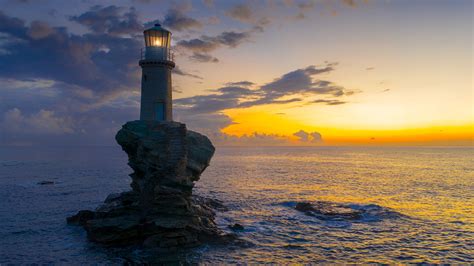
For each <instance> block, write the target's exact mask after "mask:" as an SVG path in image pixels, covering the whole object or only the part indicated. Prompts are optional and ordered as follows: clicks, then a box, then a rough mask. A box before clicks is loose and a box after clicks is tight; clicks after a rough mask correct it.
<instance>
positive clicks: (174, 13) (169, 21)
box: [163, 8, 202, 31]
mask: <svg viewBox="0 0 474 266" xmlns="http://www.w3.org/2000/svg"><path fill="white" fill-rule="evenodd" d="M163 25H164V26H166V27H168V28H170V29H171V30H175V31H183V30H189V29H193V28H201V27H202V23H201V22H199V21H197V20H196V19H194V18H191V17H189V16H186V15H185V14H184V12H183V11H182V10H179V9H177V8H171V9H169V10H168V12H167V13H166V15H165V18H164V20H163Z"/></svg>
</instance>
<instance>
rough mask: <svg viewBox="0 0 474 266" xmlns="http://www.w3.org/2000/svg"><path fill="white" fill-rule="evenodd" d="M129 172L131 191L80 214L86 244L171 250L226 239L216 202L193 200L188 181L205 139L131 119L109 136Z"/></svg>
mask: <svg viewBox="0 0 474 266" xmlns="http://www.w3.org/2000/svg"><path fill="white" fill-rule="evenodd" d="M115 139H116V140H117V142H118V143H119V144H120V145H121V146H122V149H123V150H124V151H125V152H126V153H127V155H128V159H129V160H128V164H129V166H130V167H131V168H132V169H133V171H134V172H133V173H132V174H130V177H131V178H132V183H131V187H132V190H131V191H129V192H124V193H120V194H111V195H109V196H108V197H107V199H106V200H105V202H104V203H103V204H102V205H101V206H100V207H98V208H97V209H96V211H94V212H92V211H80V212H79V213H78V214H76V215H74V216H72V217H70V218H68V222H69V223H76V224H80V225H83V226H84V228H85V229H86V231H87V234H88V237H89V239H90V240H92V241H95V242H99V243H104V244H132V243H138V244H143V245H144V246H145V247H151V248H158V249H163V250H173V249H176V248H180V247H190V246H195V245H198V244H199V243H201V242H204V241H209V240H218V239H219V238H223V239H224V238H228V236H224V234H223V232H222V231H220V230H219V229H218V228H217V226H216V224H215V222H214V217H215V213H214V211H213V208H215V207H216V206H218V207H220V204H219V203H218V202H217V201H213V200H209V199H204V198H201V197H196V196H195V197H193V196H192V189H193V186H194V182H195V181H197V180H199V177H200V175H201V173H202V172H203V171H204V170H205V169H206V167H207V166H208V165H209V162H210V160H211V158H212V156H213V154H214V151H215V148H214V146H213V145H212V143H211V142H210V141H209V139H208V138H207V137H206V136H203V135H201V134H199V133H196V132H193V131H190V130H187V129H186V126H185V125H184V124H181V123H177V122H156V121H132V122H128V123H126V124H125V125H123V126H122V129H120V131H119V132H118V133H117V135H116V136H115Z"/></svg>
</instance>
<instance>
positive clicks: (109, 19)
mask: <svg viewBox="0 0 474 266" xmlns="http://www.w3.org/2000/svg"><path fill="white" fill-rule="evenodd" d="M126 10H127V9H125V8H123V7H117V6H113V5H112V6H107V7H103V6H100V5H96V6H93V7H91V8H90V10H89V11H87V12H85V13H83V14H81V15H79V16H72V17H70V20H71V21H75V22H77V23H79V24H81V25H83V26H86V27H87V28H88V29H89V30H91V31H92V32H93V33H98V34H104V33H107V34H111V35H119V34H135V33H137V32H140V31H141V30H143V24H142V23H141V22H140V21H139V20H138V15H137V12H136V10H135V8H133V7H131V8H129V9H128V11H126Z"/></svg>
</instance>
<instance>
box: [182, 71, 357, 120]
mask: <svg viewBox="0 0 474 266" xmlns="http://www.w3.org/2000/svg"><path fill="white" fill-rule="evenodd" d="M335 65H336V64H334V63H327V64H326V65H325V66H323V67H320V68H318V67H316V66H309V67H307V68H303V69H297V70H295V71H292V72H289V73H287V74H285V75H283V76H281V77H279V78H277V79H275V80H274V81H272V82H270V83H267V84H265V85H263V86H260V87H258V88H257V89H249V88H248V87H249V85H253V83H252V82H250V81H242V82H230V83H227V84H226V85H229V86H226V87H222V88H219V89H216V90H213V92H216V93H213V94H208V95H197V96H193V97H188V98H181V99H177V100H175V104H176V106H177V108H179V109H181V110H182V111H186V112H189V113H212V112H220V111H223V110H226V109H232V108H248V107H252V106H257V105H264V104H288V103H293V102H302V101H303V99H302V98H301V97H297V96H298V95H306V96H315V95H332V96H333V97H341V96H344V95H346V96H347V95H350V94H352V91H348V90H346V89H345V88H344V87H342V86H338V85H335V84H334V83H332V82H330V81H325V80H313V76H315V75H320V74H323V73H327V72H330V71H333V70H334V66H335ZM295 96H296V97H295ZM323 101H324V103H326V104H329V105H337V104H342V103H345V102H343V101H339V100H321V101H317V102H314V103H322V102H323ZM310 103H311V102H310Z"/></svg>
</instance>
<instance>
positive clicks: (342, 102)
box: [310, 99, 347, 105]
mask: <svg viewBox="0 0 474 266" xmlns="http://www.w3.org/2000/svg"><path fill="white" fill-rule="evenodd" d="M310 103H323V104H326V105H341V104H346V103H347V102H345V101H339V100H323V99H319V100H314V101H311V102H310Z"/></svg>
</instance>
